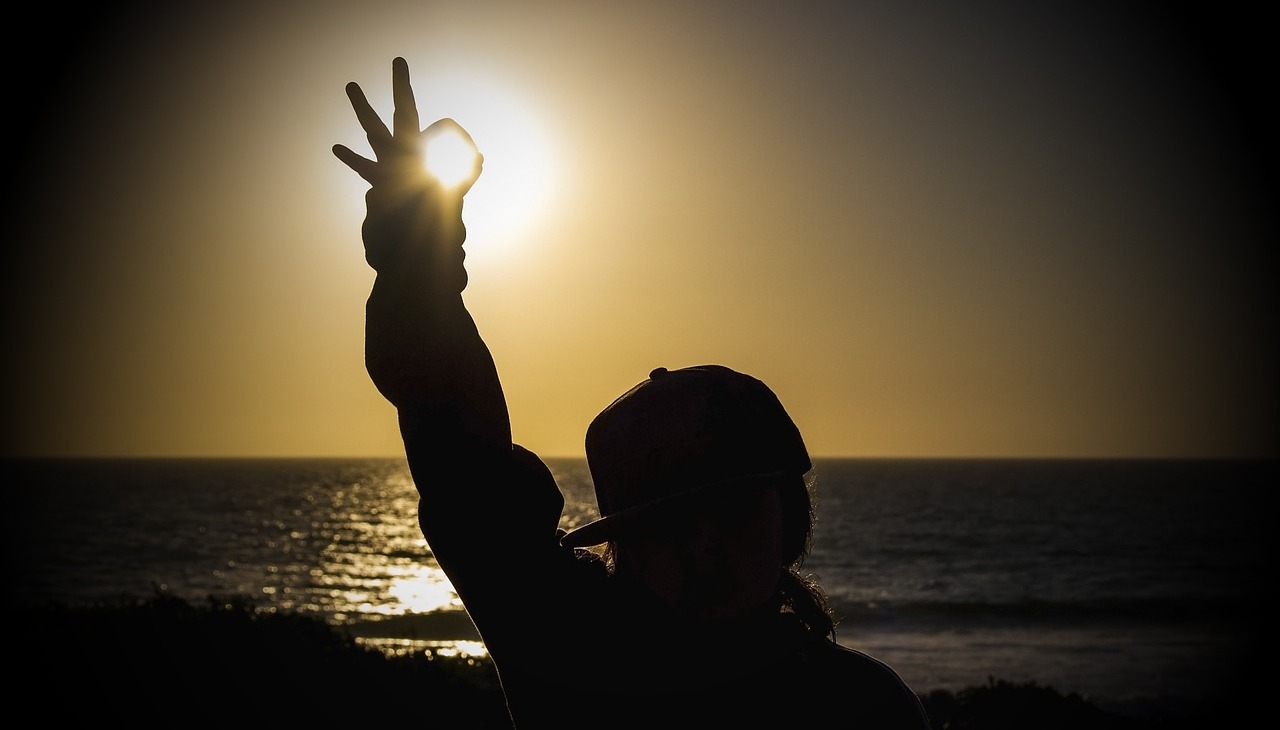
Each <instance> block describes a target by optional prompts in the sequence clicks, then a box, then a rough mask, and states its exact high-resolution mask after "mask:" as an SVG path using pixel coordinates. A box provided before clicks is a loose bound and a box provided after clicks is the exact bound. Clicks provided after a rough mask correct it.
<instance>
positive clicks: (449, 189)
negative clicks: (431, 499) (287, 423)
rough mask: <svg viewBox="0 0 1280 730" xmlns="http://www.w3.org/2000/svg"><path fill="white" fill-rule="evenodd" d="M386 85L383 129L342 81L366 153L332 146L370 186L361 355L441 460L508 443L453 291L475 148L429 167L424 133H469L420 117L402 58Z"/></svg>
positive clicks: (489, 375) (490, 366)
mask: <svg viewBox="0 0 1280 730" xmlns="http://www.w3.org/2000/svg"><path fill="white" fill-rule="evenodd" d="M392 86H393V97H394V101H395V112H394V115H393V118H392V119H393V122H392V128H391V129H388V128H387V126H386V125H385V124H384V123H383V121H382V120H381V119H380V118H379V116H378V114H377V112H375V111H374V110H373V107H371V106H370V104H369V102H368V100H367V99H366V98H365V95H364V92H363V91H362V90H361V88H360V87H359V85H357V84H356V83H354V82H352V83H350V84H347V96H348V97H349V98H350V100H351V105H352V108H353V109H354V110H355V113H356V117H357V118H358V119H359V121H360V125H361V126H362V127H363V128H364V130H365V132H366V134H367V135H368V140H369V146H370V148H371V149H372V150H373V153H374V156H375V159H368V158H366V157H363V156H361V155H359V154H357V153H355V152H353V151H352V150H351V149H349V148H348V147H346V146H343V145H334V147H333V154H334V155H335V156H336V157H337V158H338V159H339V160H341V161H342V162H343V163H344V164H346V165H347V166H348V167H350V168H351V169H352V170H354V171H355V172H356V173H357V174H359V175H360V176H361V177H362V178H364V179H365V180H366V181H368V182H369V184H370V186H371V187H370V188H369V191H368V193H367V194H366V195H365V206H366V216H365V220H364V225H363V228H362V235H363V238H364V247H365V259H366V261H367V262H368V263H369V265H370V266H371V267H373V269H374V270H375V271H376V272H377V276H376V278H375V280H374V285H373V290H372V292H371V293H370V295H369V299H368V302H367V305H366V320H365V365H366V368H367V369H368V372H369V376H370V377H371V378H372V379H373V382H374V384H375V385H376V386H377V388H378V390H379V392H381V393H382V395H383V396H385V397H386V398H387V400H389V401H390V402H391V403H392V404H393V405H395V406H396V408H397V411H398V413H399V416H400V425H401V432H402V434H403V435H404V438H405V446H406V450H407V452H408V455H409V458H410V461H411V462H414V461H422V460H435V459H436V458H442V459H446V460H447V458H448V457H449V455H450V454H454V453H458V450H459V449H460V448H461V449H462V450H465V451H472V450H474V449H477V448H480V449H491V448H492V449H498V450H503V451H509V450H510V448H511V426H510V419H509V417H508V414H507V406H506V400H505V398H504V397H503V393H502V386H501V384H500V383H499V380H498V374H497V371H496V368H495V367H494V363H493V358H492V356H491V355H490V353H489V349H488V347H487V346H486V345H485V343H484V341H483V340H482V339H481V337H480V334H479V332H478V331H477V329H476V326H475V323H474V321H473V320H472V318H471V315H470V313H469V312H468V311H467V309H466V307H465V305H464V303H463V300H462V291H463V289H464V288H465V287H466V284H467V272H466V269H465V268H464V266H463V259H464V256H465V254H464V251H463V247H462V246H463V242H464V241H465V239H466V227H465V226H464V225H463V221H462V200H463V196H464V195H465V194H466V193H467V191H468V190H470V189H471V186H472V185H473V184H474V183H475V181H476V179H477V178H478V177H479V175H480V169H481V164H482V162H483V157H482V156H481V155H480V153H479V152H478V151H476V152H475V163H474V167H473V169H472V171H471V175H470V176H468V177H466V178H465V179H464V180H463V181H462V182H460V183H457V184H455V185H452V186H447V185H444V184H442V183H441V182H440V181H439V180H437V179H436V178H435V177H433V176H432V175H430V174H429V173H428V172H427V167H426V164H425V156H424V152H425V147H426V141H427V140H429V139H430V138H431V137H432V136H433V135H436V134H442V133H446V132H453V133H456V134H459V135H460V136H461V137H462V138H463V139H465V140H466V141H467V142H471V137H470V135H468V134H467V133H466V131H465V130H463V129H462V128H461V127H460V126H458V125H457V124H456V123H455V122H453V121H452V120H450V119H441V120H439V121H437V122H435V123H433V124H431V125H430V126H429V127H427V128H426V129H420V128H419V120H418V111H417V104H416V101H415V99H414V94H413V88H412V86H411V84H410V81H409V66H408V64H407V63H406V62H405V60H404V59H403V58H397V59H395V60H394V61H393V63H392ZM472 147H473V149H474V143H473V144H472ZM420 486H421V485H420Z"/></svg>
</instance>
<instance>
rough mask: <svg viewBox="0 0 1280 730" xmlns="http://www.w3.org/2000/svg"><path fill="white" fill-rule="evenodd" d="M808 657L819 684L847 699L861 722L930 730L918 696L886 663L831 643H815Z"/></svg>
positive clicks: (827, 641) (855, 650)
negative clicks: (817, 674) (868, 720)
mask: <svg viewBox="0 0 1280 730" xmlns="http://www.w3.org/2000/svg"><path fill="white" fill-rule="evenodd" d="M811 657H812V660H813V661H815V662H816V663H817V664H818V666H819V667H820V673H821V675H822V677H821V680H820V682H821V683H822V684H824V685H826V686H827V687H828V689H830V690H831V691H838V692H839V693H840V696H843V697H845V698H846V699H847V700H850V701H849V702H848V703H847V704H846V706H847V707H848V708H849V710H850V712H852V713H854V714H855V715H857V716H859V717H860V718H861V719H862V720H866V719H868V718H873V719H874V720H875V722H874V723H873V725H874V726H876V727H885V728H928V727H929V721H928V717H927V716H926V715H925V712H924V707H923V705H922V704H921V702H920V698H919V696H918V695H917V694H916V693H915V692H914V691H913V690H912V689H911V687H910V686H908V685H907V683H906V682H905V681H904V680H903V679H902V677H901V675H899V674H898V672H897V670H895V669H894V668H893V667H891V666H889V664H888V663H886V662H884V661H882V660H880V659H878V658H876V657H874V656H872V655H870V654H868V653H866V652H864V651H860V650H858V649H854V648H852V647H848V646H845V645H843V644H839V643H837V642H834V641H830V640H824V641H821V642H818V643H817V644H815V646H814V650H813V652H812V654H811ZM855 708H856V709H855Z"/></svg>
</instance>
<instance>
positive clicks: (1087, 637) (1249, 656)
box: [3, 458, 1277, 711]
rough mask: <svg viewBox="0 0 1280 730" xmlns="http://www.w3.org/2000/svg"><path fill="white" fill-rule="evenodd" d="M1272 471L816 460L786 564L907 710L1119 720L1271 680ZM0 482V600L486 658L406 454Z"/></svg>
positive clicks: (107, 469) (132, 467) (37, 464)
mask: <svg viewBox="0 0 1280 730" xmlns="http://www.w3.org/2000/svg"><path fill="white" fill-rule="evenodd" d="M548 465H549V466H550V467H551V469H552V472H553V473H554V474H555V475H556V478H557V481H558V482H559V483H560V485H561V487H562V490H563V491H564V492H565V495H566V507H565V511H564V513H563V516H562V523H563V526H565V527H566V528H570V527H572V526H574V525H576V524H579V523H581V522H583V521H584V520H587V519H590V518H592V517H593V516H594V515H595V503H594V499H593V497H592V493H591V480H590V476H589V474H588V473H587V469H586V464H585V462H584V461H583V460H581V459H549V460H548ZM1276 467H1277V465H1276V463H1275V462H1247V461H1212V460H1209V461H1202V460H1090V459H1066V460H1063V459H1030V460H1014V459H821V458H819V459H816V460H815V472H814V475H815V478H816V506H817V515H818V518H817V523H816V528H815V533H814V538H813V549H812V552H811V554H810V556H809V558H808V560H807V562H806V563H805V567H806V569H807V570H808V571H809V572H811V573H812V574H813V575H814V576H815V577H817V578H818V579H819V580H820V581H821V582H822V584H823V585H824V586H825V587H826V589H827V591H828V593H829V595H830V597H831V599H832V602H833V604H834V606H835V608H836V610H837V614H838V615H839V617H840V624H839V627H838V634H837V638H838V640H839V641H840V642H841V643H844V644H847V645H849V646H852V647H854V648H858V649H862V650H864V651H867V652H868V653H870V654H872V655H874V656H877V657H879V658H881V659H883V660H885V661H886V662H888V663H889V664H890V665H892V666H893V667H894V668H896V669H897V670H898V672H899V673H900V674H901V675H902V676H903V678H904V679H905V680H906V681H907V682H908V684H910V685H911V686H912V688H913V689H915V690H916V691H917V692H920V693H925V692H929V691H931V690H935V689H946V690H952V691H959V690H962V689H964V688H965V687H969V686H974V685H981V684H985V683H987V682H988V681H989V680H990V679H999V680H1005V681H1010V682H1017V683H1025V682H1035V683H1037V684H1040V685H1044V686H1048V687H1052V688H1054V689H1056V690H1058V691H1060V692H1062V693H1078V694H1080V695H1082V696H1084V697H1085V698H1086V699H1089V700H1090V701H1092V702H1094V703H1095V704H1098V705H1099V706H1101V707H1104V708H1108V709H1116V710H1120V711H1124V710H1127V709H1134V710H1139V709H1142V708H1145V707H1150V706H1162V707H1171V706H1175V705H1176V704H1177V703H1182V702H1193V701H1198V700H1201V699H1211V698H1213V697H1216V696H1217V695H1218V694H1221V693H1225V692H1226V691H1227V690H1229V689H1230V687H1231V686H1233V684H1234V683H1237V682H1250V683H1253V685H1256V686H1264V685H1266V684H1269V679H1270V677H1269V676H1268V677H1266V678H1265V681H1260V679H1259V672H1262V671H1263V670H1262V669H1261V667H1263V666H1265V664H1263V662H1262V657H1263V656H1264V655H1265V654H1269V651H1270V647H1269V646H1267V645H1265V642H1267V641H1271V639H1270V637H1271V636H1273V635H1274V632H1273V631H1272V630H1271V629H1270V627H1269V626H1265V625H1264V621H1265V620H1266V619H1267V617H1268V616H1269V614H1270V613H1271V611H1269V610H1268V609H1267V603H1266V595H1267V594H1269V591H1270V584H1271V580H1272V577H1273V576H1274V575H1275V571H1274V569H1273V568H1272V564H1271V559H1272V556H1273V555H1274V554H1275V542H1276V539H1275V530H1274V528H1273V527H1272V524H1271V522H1272V520H1271V519H1270V515H1269V514H1268V512H1267V508H1266V507H1265V505H1267V504H1269V503H1270V500H1269V499H1267V497H1268V493H1269V492H1270V491H1271V490H1272V489H1274V486H1273V485H1274V484H1275V483H1276V475H1277V468H1276ZM3 470H4V485H5V487H4V488H5V490H6V491H7V492H8V494H9V495H10V496H11V498H12V500H13V503H14V504H16V508H15V507H13V506H12V505H11V506H10V507H9V508H8V509H6V510H5V519H6V523H7V524H6V526H5V527H6V529H5V534H6V537H5V540H6V546H7V547H6V554H7V556H8V559H9V565H10V566H11V568H12V570H11V571H10V572H9V579H8V581H7V583H8V586H9V590H10V601H11V603H12V604H14V605H20V606H31V607H38V606H41V605H47V604H58V603H61V604H74V605H82V604H92V603H95V602H102V601H112V600H117V599H120V598H128V597H146V596H150V595H153V594H155V593H156V592H157V591H164V592H167V593H168V594H171V595H175V596H178V597H182V598H185V599H188V600H190V601H192V602H196V603H200V602H204V601H207V600H210V599H211V598H212V599H219V598H225V597H247V598H248V599H250V600H251V601H252V602H253V603H254V604H255V605H259V606H264V607H275V608H279V609H282V610H288V611H294V612H303V613H309V614H315V615H318V616H320V617H322V618H324V619H325V620H326V621H328V622H329V623H331V624H333V625H335V626H341V627H344V628H345V629H346V630H348V631H350V632H351V633H352V634H353V635H354V636H357V637H359V638H360V639H361V640H362V641H364V642H367V643H369V644H371V645H374V646H378V647H379V648H382V649H383V650H386V651H401V652H403V651H416V650H423V651H432V652H439V653H443V654H449V653H454V654H458V653H461V654H483V652H484V646H483V644H482V643H481V642H480V641H479V640H478V637H476V636H475V634H474V631H473V630H472V629H471V627H470V624H469V622H468V621H467V620H466V618H465V614H463V613H461V606H460V604H459V602H458V599H457V596H456V595H455V594H454V593H453V590H452V586H451V585H450V584H449V582H448V580H447V579H446V578H445V577H444V575H443V574H442V573H441V572H440V570H439V568H438V567H437V566H436V565H435V563H434V562H433V560H432V557H431V553H430V551H429V550H428V548H427V546H426V544H425V541H424V540H423V538H422V535H421V533H420V532H419V530H418V526H417V521H416V509H417V496H416V493H415V491H414V487H413V483H412V481H411V480H410V478H409V474H408V469H407V466H406V464H405V462H404V461H403V460H402V459H54V460H40V459H37V460H10V461H6V462H3ZM474 519H476V520H482V519H484V515H475V516H474ZM528 600H529V601H531V602H532V601H537V600H539V596H529V597H528ZM548 650H567V649H564V648H561V647H555V646H549V647H548ZM1253 685H1251V686H1253Z"/></svg>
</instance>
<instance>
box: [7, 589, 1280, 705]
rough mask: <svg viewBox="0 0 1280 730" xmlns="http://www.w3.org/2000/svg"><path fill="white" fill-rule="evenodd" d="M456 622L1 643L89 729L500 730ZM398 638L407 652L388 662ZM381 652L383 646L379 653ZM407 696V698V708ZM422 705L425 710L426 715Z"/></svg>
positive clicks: (84, 615) (123, 627) (989, 685)
mask: <svg viewBox="0 0 1280 730" xmlns="http://www.w3.org/2000/svg"><path fill="white" fill-rule="evenodd" d="M454 613H455V614H456V615H450V616H437V617H434V618H433V617H413V618H411V619H408V620H404V621H398V620H391V621H378V622H365V623H363V624H361V625H356V626H352V627H348V628H346V629H339V628H336V627H333V626H330V625H329V624H326V623H325V622H324V621H323V620H321V619H319V618H317V617H311V616H306V615H301V614H292V613H287V612H282V611H278V610H273V609H261V608H258V607H256V606H254V605H253V604H252V603H251V602H250V601H248V600H247V599H216V600H215V599H213V598H212V597H211V598H210V599H209V600H208V602H207V603H206V604H204V605H194V604H191V603H188V602H186V601H184V600H182V599H178V598H173V597H170V596H167V595H163V594H157V595H155V596H152V597H150V598H147V599H130V598H127V597H121V599H120V600H118V601H116V602H111V603H95V604H92V605H86V606H64V605H57V606H47V607H44V608H27V609H20V610H19V617H18V618H19V621H18V623H17V624H16V625H15V626H16V632H15V636H13V637H11V641H13V642H15V643H16V644H17V645H18V649H19V651H18V652H17V654H16V655H15V664H14V666H15V668H16V669H17V670H18V675H19V680H18V682H17V684H16V689H17V691H16V692H15V693H14V696H15V697H16V698H17V699H18V700H19V703H20V704H22V703H25V702H31V703H33V705H32V708H31V709H33V710H34V709H36V706H40V707H42V708H47V705H48V703H49V700H47V699H44V696H43V695H42V694H40V692H39V691H38V690H39V689H40V687H44V686H53V687H57V688H61V690H60V691H74V692H75V693H76V696H77V697H78V698H79V700H78V702H77V704H76V705H75V706H73V707H66V708H62V709H63V710H65V711H66V712H68V713H70V714H73V715H74V714H76V713H79V712H85V713H87V714H85V715H84V717H85V718H86V719H89V718H90V717H92V719H94V720H95V721H101V720H103V719H109V718H110V717H111V715H112V714H113V713H117V712H118V713H119V714H120V717H121V719H129V720H131V721H136V720H137V719H138V717H137V712H138V711H139V708H141V707H145V708H148V709H149V710H150V711H152V712H180V713H189V712H191V711H192V710H193V709H195V708H199V707H204V708H205V710H206V711H210V712H213V713H214V714H216V715H219V716H222V717H224V719H227V720H234V719H239V720H240V721H241V722H244V721H246V720H249V719H251V718H252V717H253V716H255V715H256V716H257V717H263V716H264V715H263V713H264V712H265V713H266V715H268V716H269V715H273V714H275V713H280V715H281V719H284V718H286V717H287V718H288V719H289V720H290V721H297V720H299V719H303V718H307V717H311V716H314V717H315V718H316V719H317V720H321V719H323V720H327V721H332V720H333V719H334V718H337V717H340V716H344V715H345V716H349V717H350V718H352V720H353V721H355V720H356V718H357V717H359V716H361V715H364V714H366V713H372V714H371V715H370V716H374V715H376V716H377V717H378V718H379V719H380V720H383V719H388V718H390V719H396V717H397V714H398V713H404V715H403V719H404V720H405V721H410V720H413V721H418V722H421V721H422V720H424V719H429V720H435V721H438V723H439V724H440V725H442V726H443V725H448V726H449V727H471V728H485V729H488V728H509V727H510V725H509V722H507V719H506V715H505V705H504V704H503V701H502V696H501V689H500V685H499V684H498V681H497V673H496V671H495V670H494V668H493V665H492V662H491V661H490V660H489V658H488V656H487V655H485V654H483V653H482V652H465V651H464V652H460V653H454V652H451V651H450V650H448V649H447V648H446V649H444V650H439V651H433V650H430V649H426V650H424V648H423V647H424V646H429V645H430V644H431V642H433V641H437V642H440V646H441V647H445V646H449V645H453V646H456V645H457V644H458V643H459V642H467V641H470V640H471V639H473V638H478V637H476V636H475V633H474V629H473V628H470V624H469V621H467V619H466V616H465V614H462V613H461V612H454ZM463 622H465V625H464V623H463ZM406 637H410V638H411V639H412V641H409V642H408V643H400V644H399V647H400V648H398V649H397V648H396V646H397V642H405V641H406ZM379 641H384V642H386V643H385V644H384V645H382V646H378V645H377V644H378V642H379ZM549 650H550V649H549ZM1263 679H1264V675H1263V674H1254V675H1253V680H1252V681H1251V682H1250V683H1248V684H1247V685H1240V686H1237V687H1234V688H1233V689H1232V690H1231V691H1230V694H1229V695H1228V694H1221V693H1210V694H1208V695H1206V696H1205V697H1202V698H1187V699H1186V701H1185V702H1181V703H1168V702H1165V703H1161V704H1134V705H1132V706H1130V707H1128V708H1125V709H1124V710H1116V709H1109V708H1104V707H1102V706H1099V705H1098V704H1096V703H1094V702H1092V701H1091V700H1089V698H1087V697H1086V696H1084V695H1082V694H1080V693H1078V692H1075V691H1073V690H1072V689H1071V688H1066V687H1054V686H1052V685H1044V684H1038V683H1035V682H1015V681H1010V680H1008V679H1006V678H1001V677H998V676H988V677H985V678H977V679H976V680H975V682H974V683H973V684H971V685H969V686H967V687H964V688H960V689H950V688H947V689H943V688H936V687H913V688H914V689H915V690H916V692H917V694H919V695H920V696H921V699H922V701H924V703H925V705H926V709H927V710H928V711H929V714H930V719H931V722H932V723H933V726H934V727H935V728H938V729H939V730H941V728H944V727H951V728H956V727H965V728H969V729H970V730H997V729H1003V728H1013V727H1038V728H1064V729H1065V728H1081V729H1084V728H1088V729H1089V730H1095V729H1096V728H1110V729H1112V730H1155V729H1156V728H1160V729H1163V730H1175V729H1176V730H1181V729H1182V728H1191V727H1201V726H1206V725H1207V726H1220V725H1224V724H1227V723H1228V722H1229V721H1231V720H1233V719H1238V720H1243V719H1244V718H1249V719H1250V720H1251V721H1252V720H1253V719H1254V718H1256V717H1259V716H1260V715H1259V713H1260V712H1262V714H1263V715H1265V714H1267V713H1265V712H1263V709H1262V702H1261V700H1260V699H1259V698H1260V697H1262V696H1263V695H1262V691H1263V687H1262V683H1263ZM26 683H32V684H30V686H24V685H26ZM37 685H38V686H37ZM28 690H29V691H28ZM397 697H398V698H399V704H396V705H395V706H394V707H393V708H391V709H388V708H387V707H381V706H378V707H375V706H377V705H379V703H381V702H384V701H387V700H388V699H392V698H397ZM406 697H413V698H414V699H413V701H411V702H407V703H405V702H404V701H403V700H404V699H405V698H406ZM426 697H430V698H433V699H432V700H431V701H430V702H428V703H425V704H424V702H423V701H422V698H426ZM388 713H390V715H388ZM366 721H367V718H366Z"/></svg>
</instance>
